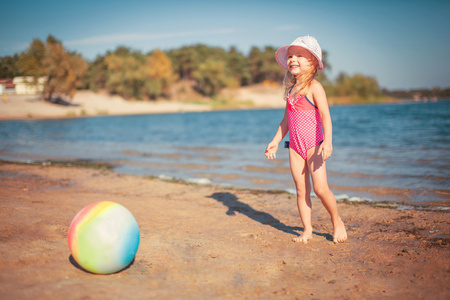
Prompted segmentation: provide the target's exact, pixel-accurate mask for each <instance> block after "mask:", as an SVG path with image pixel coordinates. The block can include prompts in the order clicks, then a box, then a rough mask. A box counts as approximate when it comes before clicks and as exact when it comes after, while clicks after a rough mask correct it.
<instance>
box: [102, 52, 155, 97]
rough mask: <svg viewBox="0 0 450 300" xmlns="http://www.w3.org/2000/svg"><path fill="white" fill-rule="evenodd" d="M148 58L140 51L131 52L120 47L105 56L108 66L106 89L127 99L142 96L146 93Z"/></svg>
mask: <svg viewBox="0 0 450 300" xmlns="http://www.w3.org/2000/svg"><path fill="white" fill-rule="evenodd" d="M145 62H146V58H145V56H144V55H142V54H141V53H140V52H131V51H130V50H129V49H128V48H125V47H119V48H117V49H116V51H115V52H113V53H110V54H108V55H107V56H106V58H105V64H106V67H107V74H108V75H107V79H106V89H107V90H108V91H109V92H110V93H113V94H119V95H121V96H123V97H124V98H125V99H130V98H135V99H137V98H142V97H143V96H144V94H145V89H144V81H145V77H146V72H145Z"/></svg>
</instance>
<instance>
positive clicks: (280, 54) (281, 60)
mask: <svg viewBox="0 0 450 300" xmlns="http://www.w3.org/2000/svg"><path fill="white" fill-rule="evenodd" d="M290 47H300V48H303V49H305V50H308V52H309V53H311V54H312V55H314V57H315V58H317V61H318V62H319V66H318V67H319V70H323V63H322V59H321V58H320V57H318V56H317V55H316V54H315V53H314V52H312V51H311V50H309V49H308V48H305V47H302V46H299V45H292V44H291V45H287V46H283V47H281V48H279V49H278V50H277V51H276V52H275V58H276V59H277V63H278V64H279V65H280V66H281V67H283V68H284V69H286V70H288V67H287V64H286V63H287V59H288V51H289V48H290Z"/></svg>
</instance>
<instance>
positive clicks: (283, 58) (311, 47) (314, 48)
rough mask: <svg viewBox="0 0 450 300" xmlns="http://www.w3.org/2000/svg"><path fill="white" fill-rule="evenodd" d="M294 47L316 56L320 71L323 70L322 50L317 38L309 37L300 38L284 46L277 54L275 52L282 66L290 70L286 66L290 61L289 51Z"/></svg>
mask: <svg viewBox="0 0 450 300" xmlns="http://www.w3.org/2000/svg"><path fill="white" fill-rule="evenodd" d="M292 46H298V47H302V48H304V49H306V50H308V51H309V52H311V54H312V55H314V56H315V57H316V58H317V61H318V62H319V70H323V63H322V49H320V46H319V43H318V42H317V40H316V38H315V37H313V36H309V35H306V36H301V37H298V38H296V39H295V40H294V41H293V42H292V43H291V44H290V45H287V46H283V47H281V48H279V49H278V50H277V52H275V58H276V59H277V62H278V64H279V65H280V66H282V67H283V68H285V69H286V70H287V69H288V67H287V65H286V62H287V59H288V50H289V48H290V47H292Z"/></svg>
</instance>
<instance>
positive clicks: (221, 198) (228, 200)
mask: <svg viewBox="0 0 450 300" xmlns="http://www.w3.org/2000/svg"><path fill="white" fill-rule="evenodd" d="M208 198H212V199H214V200H216V201H218V202H220V203H222V204H223V205H225V206H226V207H228V211H227V212H226V214H227V215H229V216H234V215H236V212H239V213H241V214H243V215H246V216H247V217H249V218H250V219H252V220H255V221H257V222H259V223H261V224H263V225H269V226H272V227H273V228H275V229H277V230H280V231H283V232H286V233H289V234H292V235H295V236H299V235H300V234H299V233H298V231H303V227H297V226H295V227H293V226H288V225H286V224H284V223H282V222H280V220H278V219H277V218H275V217H273V216H272V215H271V214H268V213H266V212H262V211H259V210H256V209H254V208H253V207H251V206H250V205H248V204H246V203H244V202H242V201H239V199H238V197H236V195H234V194H231V193H214V194H212V195H211V196H208ZM313 233H314V234H315V235H319V236H323V237H325V238H326V239H327V240H329V241H333V236H332V235H331V234H326V233H320V232H313Z"/></svg>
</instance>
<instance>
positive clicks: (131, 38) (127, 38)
mask: <svg viewBox="0 0 450 300" xmlns="http://www.w3.org/2000/svg"><path fill="white" fill-rule="evenodd" d="M235 31H236V30H235V29H231V28H229V29H215V30H204V31H185V32H168V33H158V34H148V33H128V34H111V35H102V36H94V37H89V38H85V39H79V40H70V41H64V42H63V43H64V45H67V46H79V45H95V44H103V43H116V44H120V43H124V42H136V41H149V40H156V39H164V38H173V37H187V36H202V35H211V34H231V33H234V32H235Z"/></svg>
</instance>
